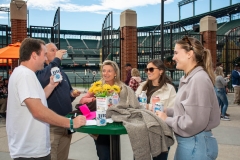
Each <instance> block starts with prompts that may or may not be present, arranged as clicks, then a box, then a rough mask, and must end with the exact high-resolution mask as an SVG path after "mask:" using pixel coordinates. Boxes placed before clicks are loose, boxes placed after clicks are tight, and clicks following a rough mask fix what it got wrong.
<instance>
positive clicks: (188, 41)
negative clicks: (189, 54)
mask: <svg viewBox="0 0 240 160" xmlns="http://www.w3.org/2000/svg"><path fill="white" fill-rule="evenodd" d="M182 40H183V41H185V42H187V43H188V44H189V46H190V50H193V46H192V44H191V42H190V40H189V39H188V36H184V37H183V38H182Z"/></svg>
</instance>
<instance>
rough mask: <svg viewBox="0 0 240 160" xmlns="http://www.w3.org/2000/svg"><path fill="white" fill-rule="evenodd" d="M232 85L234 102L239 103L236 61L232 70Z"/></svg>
mask: <svg viewBox="0 0 240 160" xmlns="http://www.w3.org/2000/svg"><path fill="white" fill-rule="evenodd" d="M231 77H232V86H233V88H234V102H233V103H234V104H238V105H240V64H238V63H236V64H235V66H234V70H233V71H232V75H231Z"/></svg>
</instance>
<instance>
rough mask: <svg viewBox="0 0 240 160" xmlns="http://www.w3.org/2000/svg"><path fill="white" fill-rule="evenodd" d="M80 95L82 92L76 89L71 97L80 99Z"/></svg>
mask: <svg viewBox="0 0 240 160" xmlns="http://www.w3.org/2000/svg"><path fill="white" fill-rule="evenodd" d="M80 94H81V92H80V91H79V90H77V89H74V90H72V92H71V96H72V97H78V96H80Z"/></svg>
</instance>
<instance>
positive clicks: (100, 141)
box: [94, 135, 110, 160]
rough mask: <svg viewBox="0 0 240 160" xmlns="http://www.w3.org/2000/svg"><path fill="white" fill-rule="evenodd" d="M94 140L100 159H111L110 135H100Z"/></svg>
mask: <svg viewBox="0 0 240 160" xmlns="http://www.w3.org/2000/svg"><path fill="white" fill-rule="evenodd" d="M94 141H95V145H96V150H97V155H98V158H99V160H110V136H109V135H99V136H98V138H97V140H94Z"/></svg>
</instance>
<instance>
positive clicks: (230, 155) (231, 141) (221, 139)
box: [0, 93, 240, 160]
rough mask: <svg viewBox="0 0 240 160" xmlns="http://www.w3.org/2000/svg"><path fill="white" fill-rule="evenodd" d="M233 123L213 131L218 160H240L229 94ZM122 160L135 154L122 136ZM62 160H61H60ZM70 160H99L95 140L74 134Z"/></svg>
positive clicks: (239, 118) (237, 111)
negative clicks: (217, 149)
mask: <svg viewBox="0 0 240 160" xmlns="http://www.w3.org/2000/svg"><path fill="white" fill-rule="evenodd" d="M79 99H80V97H79V98H77V99H76V100H75V101H74V102H73V107H74V106H75V104H77V103H78V101H79ZM228 100H229V107H228V111H227V112H228V113H229V114H230V119H231V121H221V124H220V125H219V126H218V127H217V128H215V129H213V134H214V136H215V137H216V138H217V141H218V146H219V154H218V158H217V160H240V106H238V105H233V104H232V101H233V94H232V93H230V94H228ZM0 144H1V145H0V160H11V158H10V156H9V150H8V145H7V135H6V128H5V120H4V119H2V118H1V119H0ZM175 149H176V143H175V144H174V145H173V146H172V147H171V149H170V152H169V157H168V159H169V160H172V159H173V157H174V151H175ZM121 157H122V160H132V159H133V153H132V149H131V144H130V141H129V138H128V136H127V135H122V136H121ZM59 160H61V159H59ZM69 160H97V154H96V149H95V144H94V141H93V139H92V138H91V137H90V136H89V135H87V134H83V133H74V134H73V139H72V143H71V147H70V152H69Z"/></svg>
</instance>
